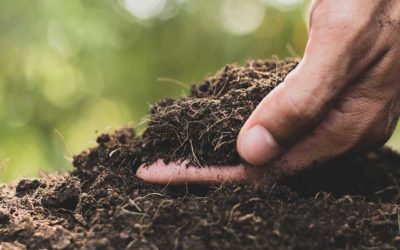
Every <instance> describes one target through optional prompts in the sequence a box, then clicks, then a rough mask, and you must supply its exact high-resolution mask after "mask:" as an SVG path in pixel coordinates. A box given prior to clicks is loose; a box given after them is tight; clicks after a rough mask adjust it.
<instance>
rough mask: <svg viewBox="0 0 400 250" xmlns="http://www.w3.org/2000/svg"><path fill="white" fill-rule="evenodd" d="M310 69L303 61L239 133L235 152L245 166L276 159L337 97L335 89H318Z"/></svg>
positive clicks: (319, 83)
mask: <svg viewBox="0 0 400 250" xmlns="http://www.w3.org/2000/svg"><path fill="white" fill-rule="evenodd" d="M309 67H310V66H308V65H304V61H302V62H301V63H300V64H299V65H298V67H297V68H296V69H295V70H294V71H292V72H291V73H290V74H289V75H288V76H287V77H286V79H285V81H284V82H283V83H281V84H280V85H279V86H278V87H276V88H275V89H274V90H273V91H272V92H271V93H270V94H269V95H268V96H266V97H265V98H264V99H263V100H262V102H261V103H260V104H259V105H258V106H257V108H256V109H255V110H254V112H253V113H252V115H251V116H250V117H249V119H248V120H247V122H246V123H245V125H244V126H243V128H242V129H241V131H240V133H239V137H238V140H237V150H238V152H239V154H240V155H241V157H242V158H243V159H244V160H246V161H247V162H248V163H250V164H252V165H263V164H265V163H267V162H269V161H271V160H272V159H274V158H275V157H277V156H279V155H280V154H281V153H282V152H283V151H284V149H285V148H287V147H288V146H290V145H292V144H293V143H294V142H295V141H296V140H297V139H299V138H300V137H301V136H303V135H304V134H305V133H307V132H308V131H309V130H310V129H312V127H314V126H315V124H317V123H318V121H319V120H320V119H322V117H323V115H324V114H325V113H326V110H327V109H328V107H329V106H330V103H331V102H332V101H333V100H334V99H335V97H336V96H337V95H338V92H339V89H338V88H335V87H334V86H331V87H329V86H327V84H326V83H324V86H323V87H322V86H320V85H321V79H318V75H316V74H313V73H312V72H309ZM316 70H317V69H316ZM300 76H301V78H300Z"/></svg>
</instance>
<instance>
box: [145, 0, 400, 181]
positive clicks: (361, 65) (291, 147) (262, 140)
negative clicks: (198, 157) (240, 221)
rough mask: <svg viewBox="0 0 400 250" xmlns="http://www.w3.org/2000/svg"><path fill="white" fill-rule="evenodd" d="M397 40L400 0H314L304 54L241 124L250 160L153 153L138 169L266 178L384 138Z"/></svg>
mask: <svg viewBox="0 0 400 250" xmlns="http://www.w3.org/2000/svg"><path fill="white" fill-rule="evenodd" d="M399 41H400V1H397V0H386V1H376V0H352V1H348V0H315V1H313V2H312V7H311V9H310V13H309V38H308V43H307V47H306V50H305V53H304V57H303V59H302V61H301V62H300V64H299V65H298V66H297V68H296V69H295V70H294V71H292V72H291V73H290V74H289V75H288V76H287V77H286V79H285V81H284V82H283V83H282V84H280V85H279V86H278V87H277V88H275V89H274V90H273V91H272V92H271V93H270V94H269V95H268V96H266V97H265V98H264V100H263V101H262V102H261V103H260V104H259V106H258V107H257V108H256V110H255V111H254V112H253V114H252V115H251V116H250V118H249V119H248V120H247V121H246V123H245V125H244V126H243V128H242V129H241V131H240V134H239V137H238V140H237V150H238V152H239V154H240V155H241V157H242V158H243V159H244V160H245V161H246V162H248V163H249V165H247V164H246V165H240V166H224V167H223V168H221V167H220V166H219V167H213V166H211V167H209V168H202V169H198V168H195V167H189V168H186V166H185V164H177V163H172V164H169V165H165V164H164V163H162V161H158V162H157V163H156V164H153V165H151V166H148V167H144V166H141V167H140V168H139V169H138V171H137V176H138V177H140V178H142V179H143V180H145V181H147V182H151V183H157V184H168V183H169V184H176V185H179V184H183V183H196V184H207V185H208V184H215V183H220V182H224V181H232V182H250V183H259V182H260V181H267V182H271V181H274V180H276V179H277V178H279V176H281V175H282V174H293V173H295V172H298V171H300V170H302V169H304V168H306V167H307V166H309V165H310V164H312V163H315V162H321V161H325V160H329V159H333V158H335V157H338V156H340V155H343V154H345V153H349V152H358V151H362V150H365V149H367V148H370V147H373V146H378V145H382V144H383V143H385V142H386V141H387V140H388V139H389V137H390V136H391V134H392V133H393V130H394V128H395V126H396V124H397V120H398V117H399V114H400V43H399ZM250 165H252V166H250Z"/></svg>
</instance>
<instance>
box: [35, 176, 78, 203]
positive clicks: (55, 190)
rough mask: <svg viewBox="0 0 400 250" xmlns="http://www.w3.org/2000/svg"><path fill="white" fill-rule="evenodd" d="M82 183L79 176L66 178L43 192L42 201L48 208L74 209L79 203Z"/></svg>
mask: <svg viewBox="0 0 400 250" xmlns="http://www.w3.org/2000/svg"><path fill="white" fill-rule="evenodd" d="M79 194H80V183H79V179H78V178H73V177H71V178H66V179H65V180H64V181H63V182H61V183H57V185H55V186H54V187H49V189H48V191H47V192H46V193H44V194H43V196H42V198H41V203H42V205H43V206H44V207H46V208H64V209H67V210H74V209H75V208H76V205H77V204H78V199H79Z"/></svg>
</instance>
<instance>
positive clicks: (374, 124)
mask: <svg viewBox="0 0 400 250" xmlns="http://www.w3.org/2000/svg"><path fill="white" fill-rule="evenodd" d="M399 55H400V54H399V53H398V52H391V53H388V54H387V55H386V57H385V58H384V59H382V60H381V61H380V62H379V63H378V64H377V65H376V66H375V67H374V68H373V69H372V70H371V71H370V72H369V74H367V75H366V76H364V77H363V78H362V79H360V81H359V82H358V83H357V85H355V86H353V87H351V88H349V89H348V90H346V92H345V93H343V96H342V97H341V98H340V99H339V100H338V104H337V105H335V106H334V107H333V109H332V110H331V111H330V112H329V113H328V115H327V117H326V118H325V119H324V120H323V121H322V122H321V123H320V124H319V125H318V126H317V127H316V128H315V129H314V130H313V131H312V133H310V134H309V135H307V136H305V137H303V138H302V139H301V140H300V141H299V142H298V143H297V144H295V145H294V146H292V147H290V148H289V149H288V150H287V151H286V152H285V153H284V154H283V155H282V156H281V157H279V158H277V159H276V160H274V161H273V162H272V163H271V164H269V165H270V167H271V168H275V169H279V170H280V171H282V172H284V173H285V174H293V173H295V172H297V171H299V170H302V169H304V168H305V167H307V166H311V165H314V164H317V163H319V162H323V161H326V160H330V159H333V158H335V157H338V156H341V155H343V154H346V153H349V152H358V151H362V150H365V149H368V148H369V147H372V146H379V145H383V144H384V143H385V142H386V141H387V140H388V139H389V137H390V135H391V134H392V132H393V130H394V128H395V125H396V124H397V120H398V117H399V113H400V97H399V93H400V91H399V90H400V87H399V85H398V81H397V80H396V79H398V76H397V72H396V71H393V70H392V69H393V67H394V68H397V67H400V63H399V62H396V61H398V60H397V59H396V58H398V56H399Z"/></svg>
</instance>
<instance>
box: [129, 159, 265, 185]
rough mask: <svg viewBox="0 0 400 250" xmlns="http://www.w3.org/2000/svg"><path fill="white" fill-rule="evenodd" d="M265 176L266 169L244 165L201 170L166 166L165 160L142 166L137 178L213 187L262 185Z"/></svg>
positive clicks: (175, 164)
mask: <svg viewBox="0 0 400 250" xmlns="http://www.w3.org/2000/svg"><path fill="white" fill-rule="evenodd" d="M264 175H265V170H264V169H262V168H254V167H246V166H244V165H238V166H211V167H202V168H199V167H193V166H189V167H187V166H186V163H185V162H182V163H179V164H178V163H173V162H171V163H169V164H165V163H164V161H163V160H158V161H157V162H155V163H154V164H152V165H150V166H145V165H142V166H140V167H139V168H138V170H137V172H136V176H137V177H139V178H141V179H143V180H144V181H146V182H149V183H153V184H162V185H167V184H170V185H185V184H200V185H213V184H221V183H224V182H228V183H254V184H260V183H261V182H263V181H264Z"/></svg>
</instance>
